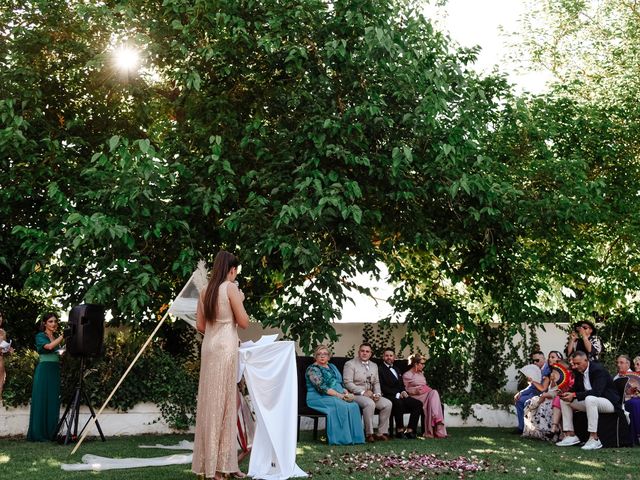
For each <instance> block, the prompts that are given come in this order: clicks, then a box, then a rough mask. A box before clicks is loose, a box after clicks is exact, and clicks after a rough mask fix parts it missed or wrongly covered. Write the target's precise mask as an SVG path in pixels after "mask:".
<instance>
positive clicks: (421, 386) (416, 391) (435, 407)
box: [402, 353, 447, 438]
mask: <svg viewBox="0 0 640 480" xmlns="http://www.w3.org/2000/svg"><path fill="white" fill-rule="evenodd" d="M425 363H426V360H425V358H424V357H423V356H422V355H420V354H418V353H416V354H413V355H411V356H410V357H409V365H411V369H410V370H408V371H407V372H405V374H404V375H402V380H403V381H404V388H405V389H406V390H407V393H408V394H409V395H411V397H412V398H415V399H416V400H420V402H421V403H422V411H423V413H424V422H425V431H424V436H425V438H434V437H435V438H446V437H447V429H446V427H445V426H444V414H443V412H442V403H441V402H440V394H439V393H438V391H437V390H434V389H433V388H431V387H429V385H427V379H426V378H425V377H424V374H423V373H422V371H423V370H424V365H425Z"/></svg>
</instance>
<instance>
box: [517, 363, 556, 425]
mask: <svg viewBox="0 0 640 480" xmlns="http://www.w3.org/2000/svg"><path fill="white" fill-rule="evenodd" d="M530 361H531V363H532V364H533V365H535V366H536V367H538V368H539V369H540V370H541V371H542V370H544V371H543V372H542V376H543V377H544V378H546V379H547V380H546V383H537V382H534V381H533V380H532V379H531V378H528V380H529V385H527V388H525V389H523V390H520V391H519V392H518V393H516V394H515V395H514V397H513V401H514V403H515V405H516V416H517V417H518V433H522V432H523V431H524V407H525V405H526V403H527V401H529V400H531V399H532V398H533V397H535V396H537V395H540V394H541V393H542V392H544V391H545V390H546V389H547V387H548V386H549V379H548V375H549V372H548V369H549V366H548V365H545V362H544V353H542V352H540V351H535V352H533V353H532V354H531V359H530ZM545 375H547V376H546V377H545Z"/></svg>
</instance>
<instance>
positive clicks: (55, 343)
mask: <svg viewBox="0 0 640 480" xmlns="http://www.w3.org/2000/svg"><path fill="white" fill-rule="evenodd" d="M62 340H64V337H63V336H62V335H60V336H59V337H58V338H56V339H55V340H54V341H52V342H49V343H47V344H46V345H43V346H42V348H44V349H45V350H53V349H55V348H56V347H57V346H58V345H60V344H61V343H62Z"/></svg>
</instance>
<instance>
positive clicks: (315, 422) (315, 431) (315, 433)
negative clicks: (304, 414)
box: [313, 417, 318, 441]
mask: <svg viewBox="0 0 640 480" xmlns="http://www.w3.org/2000/svg"><path fill="white" fill-rule="evenodd" d="M317 439H318V417H313V440H314V441H315V440H317Z"/></svg>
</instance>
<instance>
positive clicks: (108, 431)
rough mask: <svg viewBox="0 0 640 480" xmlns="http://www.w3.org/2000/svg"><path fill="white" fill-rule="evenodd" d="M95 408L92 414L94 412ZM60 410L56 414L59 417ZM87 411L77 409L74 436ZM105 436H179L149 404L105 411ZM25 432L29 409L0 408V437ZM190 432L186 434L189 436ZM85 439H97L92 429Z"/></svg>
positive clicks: (61, 412) (102, 415)
mask: <svg viewBox="0 0 640 480" xmlns="http://www.w3.org/2000/svg"><path fill="white" fill-rule="evenodd" d="M97 408H100V407H97ZM97 408H94V410H96V411H97ZM63 413H64V408H63V409H61V410H60V415H61V416H62V414H63ZM89 415H90V413H89V409H88V408H87V407H85V406H82V407H80V422H79V425H80V427H79V428H78V432H79V431H80V429H81V428H82V427H83V426H84V424H85V423H86V421H87V420H88V419H89ZM98 422H99V423H100V427H101V428H102V432H103V433H104V434H105V436H107V437H109V436H115V435H140V434H143V433H158V434H160V433H180V431H178V430H174V429H172V428H170V427H169V426H168V425H167V424H166V423H165V422H164V420H162V418H161V415H160V410H159V409H158V407H157V406H156V405H155V404H153V403H139V404H138V405H136V406H135V407H133V408H132V409H130V410H129V411H128V412H119V411H117V410H114V409H105V410H104V411H103V412H102V414H101V415H100V417H99V418H98ZM28 429H29V407H19V408H5V407H4V406H2V407H0V437H6V436H15V435H26V434H27V430H28ZM192 431H193V430H190V432H192ZM89 435H98V430H97V429H96V427H95V426H93V427H92V428H91V431H90V432H89Z"/></svg>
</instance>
